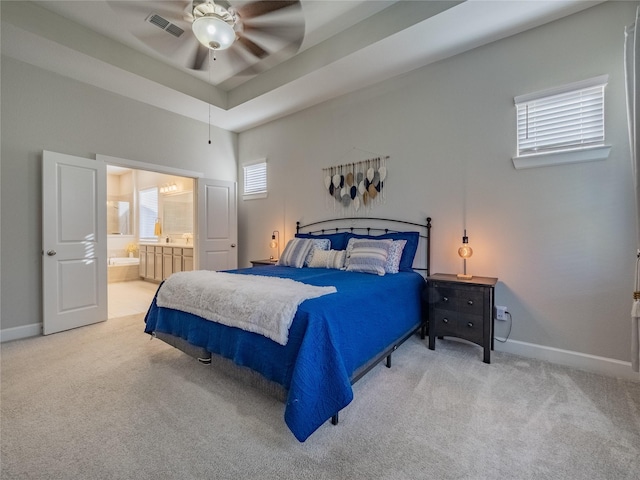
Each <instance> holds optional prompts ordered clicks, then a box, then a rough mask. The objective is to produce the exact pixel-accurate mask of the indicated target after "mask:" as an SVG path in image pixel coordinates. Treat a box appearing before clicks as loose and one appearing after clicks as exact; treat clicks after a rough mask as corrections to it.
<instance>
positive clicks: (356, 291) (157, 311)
mask: <svg viewBox="0 0 640 480" xmlns="http://www.w3.org/2000/svg"><path fill="white" fill-rule="evenodd" d="M362 220H363V219H351V218H342V219H337V220H336V219H332V220H325V221H322V222H315V223H311V224H307V225H302V224H300V223H299V222H298V225H297V227H296V232H297V233H296V238H295V239H292V240H291V241H290V242H289V244H288V245H287V248H285V251H284V252H283V254H282V255H281V259H280V261H281V263H283V264H284V265H276V266H269V267H259V268H246V269H238V270H234V271H230V272H219V273H218V274H217V276H218V277H219V276H221V275H232V276H233V279H238V281H244V280H249V279H250V278H254V277H257V276H258V277H261V278H260V279H257V280H258V281H263V280H264V277H267V278H269V277H270V278H271V279H272V280H264V281H265V282H269V281H273V282H277V281H281V280H280V279H284V280H282V281H290V280H293V281H295V282H298V283H302V284H306V285H308V286H314V287H313V288H331V287H335V292H332V293H328V294H322V295H321V296H317V297H314V298H309V299H307V300H304V301H302V302H301V303H300V304H299V305H298V306H297V309H296V310H295V313H294V316H293V319H292V321H291V323H290V326H289V328H288V337H287V339H286V342H285V344H281V343H279V341H277V339H276V340H274V339H272V338H268V337H267V336H265V334H261V333H256V332H255V331H248V330H245V329H242V328H238V327H234V326H229V325H225V324H224V323H220V322H217V321H211V320H210V319H207V318H205V317H204V316H203V315H201V314H199V313H200V310H192V311H191V312H189V311H188V310H190V309H189V308H185V309H179V308H170V307H168V306H167V305H170V306H173V304H172V303H170V302H169V303H167V301H166V299H165V298H164V297H163V296H162V295H161V296H160V300H161V301H158V300H159V294H161V293H162V289H163V288H168V287H167V286H163V285H164V284H165V283H168V282H169V281H170V280H172V277H173V276H172V277H169V279H167V280H166V281H165V282H163V285H161V286H160V288H159V289H158V293H156V297H155V298H154V300H153V302H152V304H151V306H150V308H149V311H148V312H147V315H146V316H145V324H146V325H145V332H147V333H149V334H152V335H154V336H156V337H157V338H160V339H161V340H163V341H165V342H167V343H169V344H171V345H173V346H175V347H176V348H179V349H180V350H182V351H184V352H186V353H188V354H190V355H192V356H193V357H195V358H198V359H199V360H200V361H201V362H204V363H209V362H210V361H211V360H212V359H218V358H223V359H227V360H228V361H231V362H233V364H234V365H237V366H239V367H241V369H243V368H245V367H246V368H248V369H250V371H252V372H257V374H259V376H260V377H261V378H262V379H264V380H265V381H266V383H267V384H273V385H275V386H276V388H278V389H280V391H281V392H282V395H283V397H284V400H285V405H286V406H285V413H284V419H285V423H286V424H287V426H288V428H289V429H290V430H291V432H292V433H293V435H294V436H295V437H296V438H297V439H298V440H299V441H300V442H304V441H305V440H306V439H307V438H308V437H309V436H310V435H311V434H312V433H313V432H314V431H315V430H317V429H318V428H319V427H320V426H321V425H322V424H324V423H325V422H326V421H327V420H329V419H331V421H332V423H334V424H335V423H337V421H338V412H339V411H340V410H341V409H343V408H344V407H345V406H347V405H348V404H349V403H350V402H351V401H352V400H353V390H352V388H351V385H352V384H353V383H355V382H356V381H357V380H358V379H359V378H361V377H362V376H363V375H365V374H366V372H368V371H369V370H370V369H371V368H373V367H374V366H375V365H377V364H378V363H380V362H381V361H382V360H385V359H386V361H387V366H389V367H390V366H391V353H392V352H393V351H394V350H395V349H396V348H398V346H400V345H401V344H402V343H403V342H404V341H405V340H407V339H408V338H409V337H411V336H412V335H415V334H421V336H422V338H424V336H425V333H426V324H427V318H426V311H427V309H426V308H423V302H422V298H423V293H424V289H425V288H426V281H425V276H428V274H429V259H430V238H429V237H430V229H431V219H430V218H428V219H427V221H426V223H424V224H418V223H411V222H404V221H391V222H393V223H394V225H397V224H399V225H402V226H404V227H409V228H411V229H412V230H411V231H410V232H404V231H399V230H395V229H390V228H386V227H385V228H382V227H358V226H354V222H360V221H362ZM365 220H367V221H375V222H377V223H378V224H379V223H380V222H382V223H388V222H390V220H385V219H370V218H369V219H365ZM336 222H338V223H340V222H342V223H345V222H346V224H347V226H346V227H334V228H329V229H327V228H324V226H325V224H336ZM313 228H320V229H319V230H313ZM404 239H408V240H404ZM327 240H328V241H329V248H328V249H324V250H325V252H323V253H320V252H318V251H317V250H322V248H319V245H323V246H326V243H327ZM371 240H373V242H371ZM398 240H400V243H401V244H403V246H404V247H405V248H404V250H403V251H402V253H401V255H402V256H401V257H400V258H399V259H397V260H399V262H398V263H399V265H398V267H399V268H398V270H399V271H398V272H397V273H393V274H388V273H385V274H382V275H380V274H372V273H365V272H367V268H369V267H368V266H367V267H366V268H364V270H362V269H360V268H359V267H358V266H355V267H354V265H351V267H353V268H351V267H347V270H344V269H339V268H326V266H325V265H324V264H321V265H320V266H318V263H317V262H315V263H314V262H313V261H312V260H313V258H323V259H324V258H325V257H327V256H334V255H337V256H338V257H339V256H342V255H344V256H345V257H346V255H347V247H350V248H351V250H349V254H350V255H351V258H352V261H353V262H354V264H356V263H357V259H358V253H359V252H362V251H363V250H362V249H359V247H360V246H362V245H370V244H374V246H375V247H376V248H377V247H378V246H379V245H380V244H384V245H383V246H390V245H392V244H395V243H397V242H398ZM380 241H382V242H380ZM296 242H297V244H305V245H306V244H308V243H309V242H311V243H313V246H312V247H311V248H310V249H309V251H308V252H305V255H304V256H305V261H304V263H303V266H301V267H297V266H292V264H291V263H287V261H286V258H287V257H286V255H287V249H288V248H289V247H290V244H294V243H296ZM367 242H368V243H367ZM403 242H405V243H403ZM410 243H411V245H410ZM354 246H355V247H354ZM419 246H420V247H421V248H420V254H419V255H416V253H417V252H418V247H419ZM314 249H315V251H314ZM343 251H344V252H345V253H344V254H343V253H341V252H343ZM412 251H413V253H411V252H412ZM326 252H333V253H326ZM336 252H337V253H336ZM289 253H290V252H289ZM312 253H313V254H312ZM405 253H408V255H407V256H406V257H405ZM414 257H416V258H419V259H420V260H419V263H421V264H422V265H424V266H421V268H420V269H419V271H422V274H421V273H418V271H416V270H418V267H416V268H415V269H414V268H413V267H414V265H413V263H414ZM409 259H410V262H409ZM298 261H299V259H296V262H298ZM403 262H404V263H403ZM296 265H297V264H296ZM385 265H388V264H385ZM400 265H402V268H400ZM330 267H333V265H330ZM343 268H344V267H343ZM211 274H212V275H216V274H215V273H214V272H211ZM237 275H246V276H247V278H240V277H237ZM194 288H195V287H194ZM274 303H277V302H276V301H275V300H274ZM162 305H164V306H162ZM185 310H186V311H185ZM215 318H217V317H215ZM223 321H224V320H223ZM227 363H228V362H227Z"/></svg>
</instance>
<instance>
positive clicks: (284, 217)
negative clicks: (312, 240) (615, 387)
mask: <svg viewBox="0 0 640 480" xmlns="http://www.w3.org/2000/svg"><path fill="white" fill-rule="evenodd" d="M636 7H637V3H635V2H634V3H631V2H607V3H606V4H603V5H600V6H596V7H593V8H591V9H588V10H586V11H584V12H582V13H579V14H576V15H573V16H571V17H568V18H566V19H562V20H559V21H557V22H554V23H551V24H548V25H546V26H542V27H539V28H537V29H534V30H531V31H528V32H525V33H522V34H519V35H517V36H514V37H511V38H507V39H504V40H501V41H498V42H495V43H492V44H489V45H487V46H484V47H481V48H477V49H475V50H473V51H470V52H467V53H465V54H461V55H458V56H456V57H453V58H450V59H447V60H444V61H441V62H438V63H436V64H433V65H430V66H427V67H425V68H423V69H421V70H419V71H416V72H413V73H410V74H407V75H404V76H402V77H399V78H396V79H393V80H391V81H387V82H384V83H382V84H379V85H377V86H375V87H372V88H367V89H364V90H362V91H359V92H356V93H353V94H349V95H346V96H344V97H342V98H339V99H336V100H332V101H329V102H326V103H324V104H321V105H319V106H316V107H313V108H311V109H308V110H306V111H303V112H301V113H298V114H295V115H292V116H289V117H287V118H284V119H281V120H278V121H274V122H272V123H269V124H267V125H264V126H261V127H258V128H255V129H253V130H250V131H247V132H243V133H242V134H241V135H240V138H239V154H240V156H239V159H240V160H239V167H241V165H242V163H244V162H249V161H252V160H255V159H257V158H263V157H267V158H268V175H269V195H268V198H266V199H264V200H250V201H242V200H240V202H239V237H240V238H241V239H242V241H241V242H240V245H239V247H240V249H239V265H249V260H250V259H254V258H267V256H268V255H269V247H268V239H269V238H270V235H271V231H272V230H274V229H277V230H279V231H280V232H285V233H284V235H283V238H284V239H288V238H291V237H292V236H293V233H294V227H295V222H296V221H297V220H304V221H312V220H317V219H322V218H330V217H332V216H335V215H336V214H338V215H339V214H340V209H337V210H334V208H333V207H332V206H331V203H330V202H327V195H326V194H325V193H324V187H323V182H322V177H323V175H322V168H323V167H328V166H331V165H339V164H344V163H350V162H354V161H357V160H361V159H363V158H367V157H370V156H372V155H371V154H367V153H366V152H374V153H378V154H387V155H390V157H391V160H390V161H389V163H388V170H389V174H388V181H387V182H386V187H385V188H386V189H387V192H386V203H382V204H380V205H378V206H377V207H376V208H375V210H373V211H371V212H370V213H369V214H370V215H375V216H391V217H400V218H403V219H407V220H413V221H420V220H423V219H424V217H426V216H427V215H430V216H431V217H433V224H434V229H433V237H434V242H433V246H434V250H433V253H434V259H433V269H432V271H433V272H452V273H455V272H459V271H461V269H462V265H461V260H460V259H459V258H458V256H457V247H458V246H459V242H460V239H461V236H462V230H463V228H464V226H465V224H466V228H467V230H468V234H469V238H470V242H471V244H472V246H473V248H474V256H473V257H472V258H471V259H470V260H469V261H468V270H469V273H473V274H475V275H481V276H495V277H499V279H500V283H499V285H498V287H497V291H496V300H497V303H498V304H500V305H506V306H507V307H508V308H509V311H510V312H511V313H512V315H513V330H512V333H511V339H512V340H516V341H518V342H525V343H526V344H528V343H531V344H534V345H541V346H545V347H553V348H557V349H563V350H567V351H571V352H580V353H583V354H590V355H595V356H601V357H605V358H608V359H617V360H622V361H628V360H629V358H630V355H629V345H630V340H629V338H630V336H629V330H630V319H629V312H630V306H631V295H632V291H633V268H634V260H635V221H636V218H635V212H634V207H633V205H634V204H633V191H632V188H633V185H632V179H631V176H630V173H631V163H630V158H629V146H628V137H627V123H626V111H625V92H624V68H623V55H622V53H623V38H624V34H623V31H624V26H625V25H628V24H631V23H633V13H634V11H635V9H636ZM380 61H384V58H381V59H380ZM601 74H609V85H608V86H607V87H606V93H605V94H606V141H607V143H608V144H611V145H612V146H613V148H612V152H611V155H610V157H609V159H608V160H606V161H600V162H593V163H580V164H574V165H565V166H554V167H546V168H537V169H529V170H515V169H514V167H513V164H512V162H511V157H512V156H513V155H514V153H515V149H516V141H515V108H514V104H513V98H514V96H516V95H520V94H525V93H530V92H534V91H538V90H542V89H545V88H549V87H553V86H557V85H562V84H565V83H570V82H574V81H578V80H582V79H586V78H590V77H594V76H597V75H601ZM363 151H366V152H363ZM239 172H240V173H239V177H238V178H240V179H241V169H240V170H239ZM465 217H466V218H465ZM505 327H506V325H505V324H498V325H497V329H498V331H497V334H498V335H504V334H506V331H505ZM522 345H524V344H522Z"/></svg>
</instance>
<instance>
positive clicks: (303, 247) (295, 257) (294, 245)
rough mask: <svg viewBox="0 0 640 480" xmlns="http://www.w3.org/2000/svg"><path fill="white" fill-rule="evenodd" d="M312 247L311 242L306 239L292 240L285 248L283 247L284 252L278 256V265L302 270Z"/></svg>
mask: <svg viewBox="0 0 640 480" xmlns="http://www.w3.org/2000/svg"><path fill="white" fill-rule="evenodd" d="M312 246H313V241H311V240H309V239H307V238H292V239H291V240H289V242H288V243H287V246H286V247H284V252H282V255H280V260H278V265H283V266H285V267H295V268H302V267H303V266H304V260H305V258H307V254H308V253H309V250H311V247H312Z"/></svg>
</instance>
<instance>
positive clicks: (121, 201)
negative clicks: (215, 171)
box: [107, 165, 197, 318]
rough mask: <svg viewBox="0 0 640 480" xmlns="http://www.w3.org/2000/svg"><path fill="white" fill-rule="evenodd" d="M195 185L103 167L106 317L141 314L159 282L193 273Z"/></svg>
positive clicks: (143, 172) (188, 180) (180, 178)
mask: <svg viewBox="0 0 640 480" xmlns="http://www.w3.org/2000/svg"><path fill="white" fill-rule="evenodd" d="M194 187H195V181H194V179H193V178H190V177H183V176H178V175H173V174H165V173H158V172H152V171H147V170H141V169H135V168H128V167H121V166H115V165H107V256H108V262H107V276H108V281H107V286H108V318H118V317H123V316H128V315H135V314H140V313H144V312H146V310H147V309H148V308H149V305H150V304H151V301H152V299H153V295H154V294H155V292H156V290H157V288H158V285H159V283H160V282H161V281H162V280H163V279H165V278H167V277H168V276H169V275H171V274H172V273H174V272H176V271H185V270H191V269H193V257H194V239H195V238H196V236H195V235H194V232H196V231H197V224H196V222H197V220H196V216H195V209H194V200H195V192H194V190H195V189H194Z"/></svg>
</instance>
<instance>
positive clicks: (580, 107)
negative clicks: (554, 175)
mask: <svg viewBox="0 0 640 480" xmlns="http://www.w3.org/2000/svg"><path fill="white" fill-rule="evenodd" d="M607 80H608V75H603V76H600V77H596V78H592V79H589V80H584V81H582V82H577V83H572V84H570V85H564V86H562V87H557V88H554V89H551V90H546V91H544V92H538V93H532V94H529V95H521V96H519V97H516V98H515V99H514V100H515V104H516V111H517V132H518V133H517V135H518V156H517V157H516V158H514V159H513V162H514V165H515V167H516V168H526V167H534V166H543V165H554V164H560V163H571V162H579V161H590V160H598V159H602V158H607V156H608V154H609V150H610V147H607V146H605V144H604V87H605V85H606V84H607Z"/></svg>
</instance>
